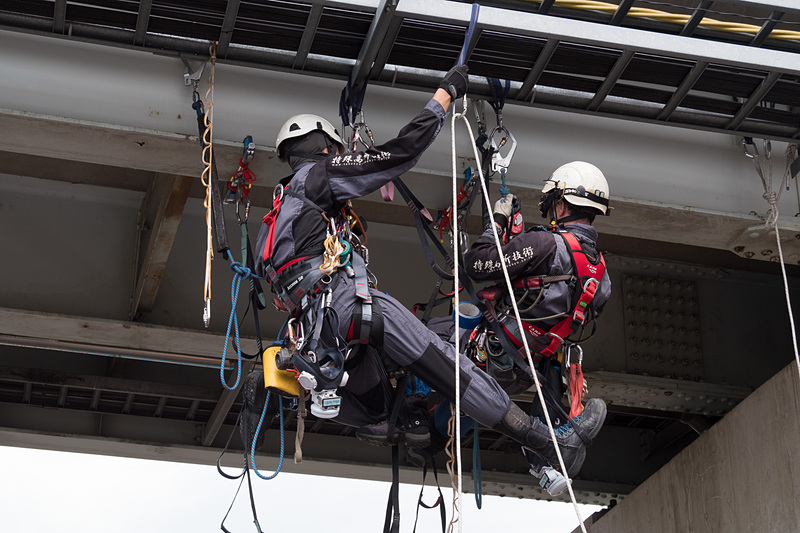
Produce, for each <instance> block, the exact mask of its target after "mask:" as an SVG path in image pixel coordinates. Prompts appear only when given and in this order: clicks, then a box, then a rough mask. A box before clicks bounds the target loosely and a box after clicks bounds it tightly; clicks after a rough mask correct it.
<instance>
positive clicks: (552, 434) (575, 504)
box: [452, 97, 586, 533]
mask: <svg viewBox="0 0 800 533" xmlns="http://www.w3.org/2000/svg"><path fill="white" fill-rule="evenodd" d="M466 111H467V99H466V97H465V98H464V111H463V112H462V113H460V114H457V115H456V114H454V115H453V127H452V129H453V132H452V136H453V140H452V149H453V161H455V120H456V118H461V119H463V120H464V124H465V125H466V127H467V132H468V133H469V138H470V142H471V144H472V150H473V153H474V154H475V161H480V156H479V154H478V147H477V146H476V144H475V135H474V134H473V133H472V127H471V126H470V124H469V121H468V120H467V118H466ZM477 167H478V176H479V178H480V184H481V189H482V191H483V198H484V201H485V202H486V207H487V209H488V211H489V212H490V213H491V212H492V205H491V202H490V201H489V191H488V190H487V189H486V183H485V181H484V177H483V169H482V168H481V165H477ZM453 172H454V174H455V163H454V164H453ZM454 190H455V186H454ZM454 194H455V193H454ZM454 197H455V196H454ZM454 212H455V211H454ZM491 227H492V234H493V235H494V242H495V246H496V248H497V254H498V256H499V257H500V266H501V267H502V269H503V277H504V278H505V282H506V289H507V290H508V292H509V294H513V293H514V289H513V287H512V286H511V278H510V277H509V275H508V269H507V268H506V262H505V257H504V256H503V245H502V244H501V243H500V237H499V236H498V235H497V227H496V226H495V225H494V223H491ZM457 264H458V263H456V265H457ZM456 276H458V271H456ZM456 279H458V278H456ZM455 290H456V292H457V291H458V286H456V289H455ZM511 304H512V305H513V307H514V316H515V317H516V319H517V327H518V328H519V331H521V332H524V331H525V328H524V327H523V325H522V319H521V318H520V313H519V308H518V307H517V302H516V299H515V298H511ZM457 327H458V325H457V324H456V328H457ZM456 331H458V330H457V329H456ZM521 337H522V344H523V346H524V347H525V354H526V355H527V358H528V365H529V366H530V369H531V372H532V373H533V382H534V383H535V384H536V393H537V396H538V397H539V402H540V403H541V406H542V411H543V412H544V416H545V419H546V420H547V429H548V430H549V431H550V439H551V440H552V442H553V447H554V448H555V451H556V456H557V457H558V463H559V465H561V471H562V472H563V473H564V475H565V476H567V467H566V465H565V464H564V458H563V457H561V450H560V449H559V447H558V441H557V440H556V434H555V431H554V430H553V422H552V420H550V414H549V413H548V411H547V406H546V405H545V403H544V396H543V394H542V387H541V385H540V384H539V379H538V377H537V376H536V371H535V368H536V367H535V366H534V364H533V358H532V357H531V349H530V346H528V339H527V338H526V335H524V333H523V335H521ZM456 346H458V345H456ZM456 350H458V348H456ZM456 359H458V351H456ZM567 478H568V476H567ZM568 479H569V478H568ZM567 490H568V491H569V497H570V500H572V506H573V508H574V509H575V514H576V516H577V517H578V523H579V525H580V528H581V531H582V532H583V533H586V527H585V526H584V525H583V516H581V511H580V509H579V508H578V502H577V501H576V500H575V493H574V492H573V491H572V483H569V482H568V483H567Z"/></svg>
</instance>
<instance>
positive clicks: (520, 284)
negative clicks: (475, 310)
mask: <svg viewBox="0 0 800 533" xmlns="http://www.w3.org/2000/svg"><path fill="white" fill-rule="evenodd" d="M557 235H560V236H561V237H562V238H563V239H564V241H565V243H566V245H567V250H568V251H569V253H570V258H571V260H572V268H573V274H571V275H566V274H565V275H561V276H535V277H529V278H522V279H517V280H515V281H514V282H513V286H514V288H515V289H525V290H531V289H539V290H543V289H544V288H545V287H547V286H548V285H549V284H550V283H555V282H559V281H568V282H569V284H570V285H572V286H573V297H572V300H571V301H573V302H574V304H573V306H572V309H571V311H570V312H569V313H568V314H567V316H566V317H565V318H564V319H563V320H561V321H560V322H558V323H556V324H555V325H554V326H553V327H551V328H550V329H549V330H545V329H543V328H541V327H539V326H536V325H534V324H531V323H529V322H523V324H522V325H523V328H524V329H525V332H526V333H528V335H530V337H532V338H533V340H534V342H536V343H537V344H538V345H540V346H544V348H542V349H541V350H537V351H536V355H535V357H534V359H533V362H534V364H536V363H538V362H539V361H540V360H541V358H542V357H552V356H553V355H554V354H555V353H556V352H557V351H558V349H559V348H560V347H561V344H562V343H563V342H564V341H565V339H567V338H568V337H569V336H570V335H572V334H573V333H575V332H576V331H578V329H580V328H582V327H584V326H585V325H587V324H588V322H589V321H590V319H591V315H590V310H589V305H590V304H591V303H592V300H594V296H595V293H596V291H597V288H598V286H599V284H600V280H601V279H603V274H604V273H605V270H606V265H605V260H604V259H603V255H602V254H601V253H600V252H598V253H597V257H593V258H590V256H589V255H588V254H587V253H586V252H585V251H584V250H583V248H582V247H581V244H580V242H579V241H578V239H577V238H576V237H575V236H574V235H573V234H572V233H569V232H568V231H558V233H557ZM482 292H483V291H481V292H479V293H478V296H479V297H481V296H482ZM483 296H489V293H484V294H483ZM491 296H492V297H496V295H495V294H491ZM502 331H503V332H505V334H507V335H508V336H509V338H510V340H511V342H512V343H513V344H514V345H515V346H516V347H517V348H518V349H519V348H521V347H522V342H521V341H520V340H519V339H517V338H516V336H515V335H514V334H513V333H512V332H511V331H509V329H508V328H507V327H506V326H505V325H503V326H502ZM548 339H549V342H548ZM545 343H547V344H546V345H545ZM514 353H516V354H518V355H520V357H519V359H520V361H523V362H524V360H525V357H524V354H519V351H518V350H515V351H514ZM526 366H527V365H526Z"/></svg>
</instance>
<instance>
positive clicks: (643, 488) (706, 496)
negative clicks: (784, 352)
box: [575, 363, 800, 533]
mask: <svg viewBox="0 0 800 533" xmlns="http://www.w3.org/2000/svg"><path fill="white" fill-rule="evenodd" d="M799 403H800V402H798V368H797V365H796V364H794V363H792V364H790V365H788V366H787V367H786V368H784V369H783V370H782V371H781V372H779V373H778V374H777V375H776V376H774V377H773V378H772V379H770V380H769V381H768V382H767V383H765V384H764V385H763V386H761V387H760V388H759V389H758V390H756V391H755V392H754V393H753V394H751V395H750V396H749V397H748V398H747V399H746V400H744V401H743V402H742V403H740V404H739V405H738V406H737V407H736V408H735V409H733V410H732V411H731V412H730V413H728V415H726V416H725V417H724V418H723V419H722V420H721V421H719V422H718V423H717V424H716V425H714V427H712V428H711V429H710V430H708V431H707V432H705V433H704V434H703V435H701V436H700V438H698V439H697V440H696V441H695V442H694V443H693V444H692V445H690V446H689V447H687V448H686V449H684V450H683V452H681V453H680V454H679V455H678V456H676V457H675V458H674V459H673V460H672V461H670V462H669V463H668V464H667V465H666V466H664V467H663V468H662V469H661V470H659V471H658V472H657V473H656V474H655V475H653V476H651V477H650V478H649V479H648V480H647V481H645V482H644V483H643V484H641V485H640V486H639V487H638V488H637V489H636V490H634V491H633V492H632V493H631V494H630V495H628V496H627V497H626V498H625V500H624V501H622V502H621V503H620V504H619V505H616V506H615V507H613V508H611V509H610V510H609V511H608V512H607V513H606V514H605V515H603V516H600V517H597V516H595V517H592V518H590V519H589V520H588V521H587V531H589V532H590V533H612V532H613V533H634V532H635V533H640V532H642V531H647V532H648V533H675V532H682V533H683V532H687V531H702V532H704V533H716V532H723V531H724V532H732V531H749V532H753V533H759V532H764V533H767V532H769V533H773V532H777V531H798V529H800V507H798V506H797V501H798V499H799V498H800V478H798V471H800V459H799V458H798V456H797V442H798V439H799V438H800V421H798V418H797V413H798V408H799V407H800V405H799ZM593 520H595V523H594V524H591V526H589V523H590V522H592V521H593ZM575 531H579V529H576V530H575Z"/></svg>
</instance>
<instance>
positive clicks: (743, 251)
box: [0, 110, 800, 264]
mask: <svg viewBox="0 0 800 533" xmlns="http://www.w3.org/2000/svg"><path fill="white" fill-rule="evenodd" d="M0 119H2V121H3V123H4V124H5V125H6V127H5V128H2V129H0V148H2V149H3V150H4V151H8V152H18V153H21V154H28V155H30V156H39V157H49V158H56V159H64V160H67V161H79V162H85V163H91V164H97V165H104V166H114V167H121V168H124V169H136V170H142V171H147V172H157V173H164V174H170V175H177V176H196V177H197V180H198V181H199V176H200V174H201V173H202V162H201V160H200V150H199V148H198V141H197V138H196V137H194V136H191V135H183V134H174V133H168V132H161V131H153V130H145V129H138V128H130V127H123V126H115V125H110V124H100V123H93V122H87V121H80V120H74V119H64V118H58V117H52V116H43V115H36V114H31V113H22V112H18V111H11V110H0ZM214 154H215V158H216V160H217V166H218V168H237V166H238V160H239V157H240V156H241V146H240V144H238V143H233V142H229V141H217V142H216V143H215V150H214ZM472 163H473V161H472V159H471V158H468V157H461V158H459V160H458V164H459V166H460V169H465V168H466V167H468V166H471V164H472ZM251 170H253V172H255V173H256V175H258V176H264V179H259V180H257V181H256V183H255V185H254V188H253V194H252V196H251V197H252V199H253V202H254V205H255V206H260V207H268V206H269V205H271V198H272V196H271V186H272V185H273V184H274V183H275V181H274V176H284V175H286V170H287V169H286V167H285V164H284V163H282V162H280V161H279V160H278V158H277V156H276V155H275V151H274V148H273V147H270V146H266V147H261V148H260V151H259V154H258V155H257V157H256V158H255V159H254V160H253V162H252V163H251ZM403 179H404V180H405V181H406V182H407V183H408V184H409V186H410V187H411V189H412V190H414V191H418V192H419V194H420V199H421V200H422V201H423V203H425V204H427V205H430V206H437V205H449V204H448V202H449V187H450V181H449V180H450V179H451V177H450V175H449V174H448V173H447V172H445V171H442V170H438V169H431V168H424V167H418V168H415V169H414V170H412V171H410V172H408V173H407V174H406V175H405V176H404V178H403ZM754 181H755V175H754ZM106 184H107V185H108V186H115V182H114V181H113V180H108V182H107V183H106ZM184 185H186V183H185V182H184ZM513 188H514V190H515V193H516V194H517V195H518V196H519V197H520V198H521V199H522V205H523V213H524V215H525V218H526V219H527V220H529V221H532V222H533V221H537V220H539V219H540V216H539V213H538V207H537V204H538V202H539V198H540V188H539V184H536V185H534V184H533V183H531V182H530V181H524V182H517V183H514V184H513ZM613 203H614V207H615V209H614V211H613V212H612V216H610V217H600V218H598V220H597V221H596V226H597V228H598V230H599V231H600V232H601V233H605V234H611V235H618V236H623V237H635V238H642V237H646V238H647V239H648V240H653V241H664V242H670V243H676V244H686V245H691V246H696V247H705V248H716V249H720V250H728V251H731V252H733V253H736V254H738V255H740V256H741V257H746V258H751V259H755V260H763V261H770V260H773V257H775V255H774V254H775V252H776V240H775V235H774V233H770V232H768V231H767V230H766V229H765V228H764V217H763V216H760V215H758V214H752V213H736V212H734V211H728V212H721V211H717V210H714V209H705V208H698V207H692V206H688V205H676V204H670V203H665V202H653V201H646V200H638V199H633V198H625V197H623V196H621V195H618V194H615V195H614V202H613ZM360 205H362V206H363V207H361V208H360V209H363V210H364V211H365V212H366V213H365V214H367V218H368V220H370V221H375V222H384V223H389V224H397V223H398V220H405V221H406V222H399V223H400V224H402V225H407V224H410V223H411V222H410V221H411V218H410V217H407V216H405V215H403V214H401V212H402V209H398V207H399V206H397V205H396V204H395V205H387V204H386V203H384V202H383V201H382V200H381V198H380V196H379V195H378V194H377V193H374V194H372V195H370V196H368V197H365V198H364V200H362V201H361V202H360ZM764 206H766V204H764ZM359 212H360V211H359ZM792 214H793V213H792ZM778 226H779V231H780V236H781V244H782V247H783V250H784V255H785V257H786V260H787V262H788V263H791V264H797V263H798V262H800V240H799V239H798V238H797V237H796V236H797V235H800V219H798V218H796V217H792V216H788V215H787V216H783V217H781V218H780V220H779V222H778ZM765 250H770V253H764V252H765Z"/></svg>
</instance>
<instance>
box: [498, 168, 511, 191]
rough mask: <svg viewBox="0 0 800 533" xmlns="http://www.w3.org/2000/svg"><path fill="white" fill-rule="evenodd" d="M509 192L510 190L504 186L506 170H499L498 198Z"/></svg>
mask: <svg viewBox="0 0 800 533" xmlns="http://www.w3.org/2000/svg"><path fill="white" fill-rule="evenodd" d="M510 192H511V189H509V188H508V185H506V169H504V168H501V169H500V196H505V195H507V194H509V193H510Z"/></svg>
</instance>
